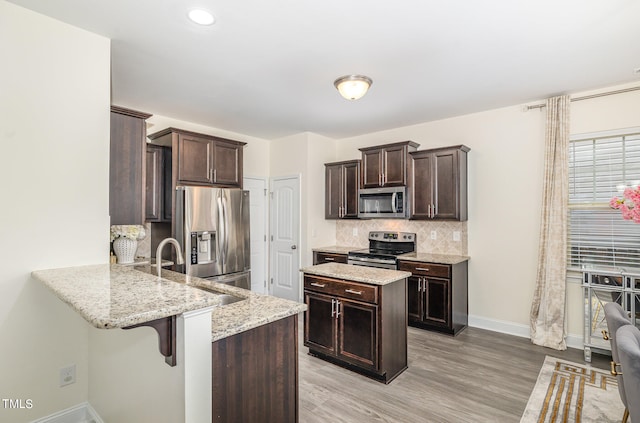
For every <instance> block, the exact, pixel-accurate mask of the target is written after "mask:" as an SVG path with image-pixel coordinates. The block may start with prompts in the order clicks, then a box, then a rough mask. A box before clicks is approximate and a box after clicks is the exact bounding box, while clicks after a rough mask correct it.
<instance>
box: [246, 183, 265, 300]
mask: <svg viewBox="0 0 640 423" xmlns="http://www.w3.org/2000/svg"><path fill="white" fill-rule="evenodd" d="M243 187H244V189H245V190H247V191H249V201H250V204H251V207H250V212H249V216H250V217H249V219H250V225H251V229H250V236H251V290H252V291H254V292H259V293H261V294H267V293H268V286H267V262H268V261H267V179H266V178H249V177H247V178H244V181H243Z"/></svg>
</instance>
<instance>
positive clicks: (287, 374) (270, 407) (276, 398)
mask: <svg viewBox="0 0 640 423" xmlns="http://www.w3.org/2000/svg"><path fill="white" fill-rule="evenodd" d="M212 361H213V407H212V408H213V421H214V422H228V423H235V422H264V423H290V422H291V423H293V422H297V421H298V316H297V315H294V316H290V317H287V318H284V319H281V320H277V321H275V322H272V323H269V324H266V325H264V326H259V327H257V328H254V329H251V330H248V331H246V332H242V333H239V334H237V335H233V336H230V337H228V338H224V339H221V340H219V341H215V342H213V343H212Z"/></svg>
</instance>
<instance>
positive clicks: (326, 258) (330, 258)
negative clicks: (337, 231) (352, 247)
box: [324, 257, 335, 261]
mask: <svg viewBox="0 0 640 423" xmlns="http://www.w3.org/2000/svg"><path fill="white" fill-rule="evenodd" d="M334 260H335V259H334V258H333V257H325V258H324V261H334Z"/></svg>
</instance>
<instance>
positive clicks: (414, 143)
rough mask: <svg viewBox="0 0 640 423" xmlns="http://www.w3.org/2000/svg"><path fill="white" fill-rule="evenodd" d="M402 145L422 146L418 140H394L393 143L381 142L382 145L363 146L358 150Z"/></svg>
mask: <svg viewBox="0 0 640 423" xmlns="http://www.w3.org/2000/svg"><path fill="white" fill-rule="evenodd" d="M400 145H406V146H409V147H414V148H418V147H420V144H418V143H417V142H413V141H401V142H394V143H391V144H381V145H373V146H371V147H362V148H359V149H358V150H360V151H368V150H375V149H378V148H388V147H396V146H400Z"/></svg>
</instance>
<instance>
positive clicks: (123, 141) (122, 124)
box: [109, 106, 152, 225]
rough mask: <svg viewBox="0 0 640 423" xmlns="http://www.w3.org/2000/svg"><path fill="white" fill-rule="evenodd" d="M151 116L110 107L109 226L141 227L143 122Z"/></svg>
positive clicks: (143, 165) (144, 140) (145, 130)
mask: <svg viewBox="0 0 640 423" xmlns="http://www.w3.org/2000/svg"><path fill="white" fill-rule="evenodd" d="M151 116H152V115H150V114H148V113H143V112H138V111H135V110H130V109H125V108H123V107H118V106H111V141H110V148H109V216H110V218H111V224H112V225H142V224H143V222H144V215H145V205H144V189H145V161H146V160H145V148H146V146H145V144H146V134H147V126H146V122H145V120H146V119H148V118H150V117H151Z"/></svg>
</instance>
